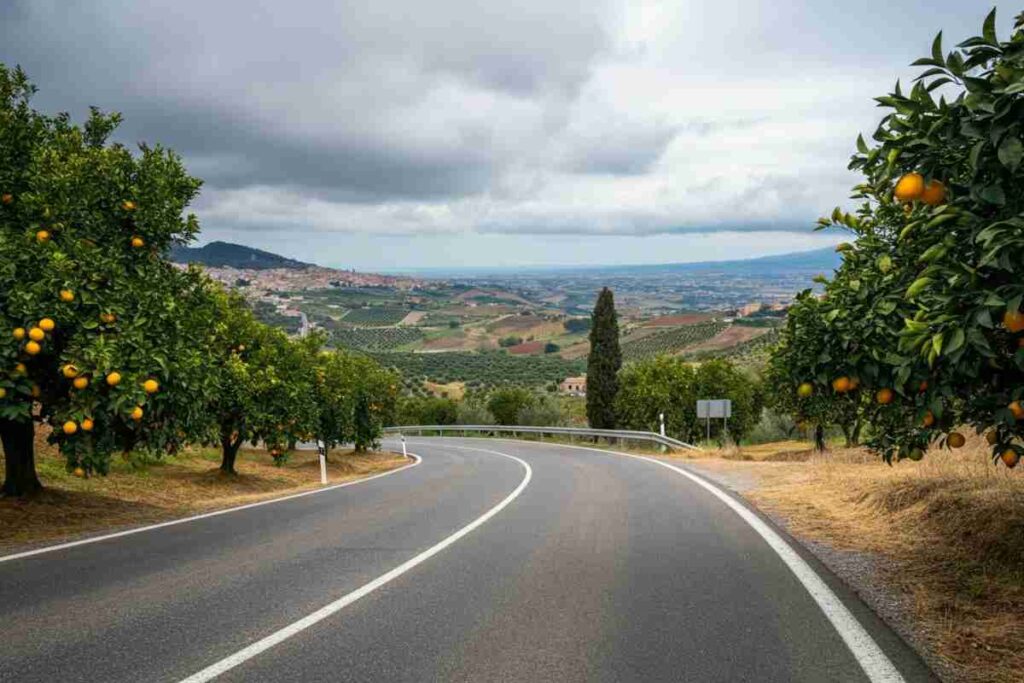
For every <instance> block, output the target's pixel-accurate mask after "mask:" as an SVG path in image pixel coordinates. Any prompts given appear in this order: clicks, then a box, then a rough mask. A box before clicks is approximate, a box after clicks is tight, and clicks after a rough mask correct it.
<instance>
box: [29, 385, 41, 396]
mask: <svg viewBox="0 0 1024 683" xmlns="http://www.w3.org/2000/svg"><path fill="white" fill-rule="evenodd" d="M29 393H30V394H32V398H39V396H40V395H41V394H42V393H43V390H42V389H40V388H39V385H38V384H33V385H32V388H31V389H29Z"/></svg>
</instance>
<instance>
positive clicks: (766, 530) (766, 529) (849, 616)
mask: <svg viewBox="0 0 1024 683" xmlns="http://www.w3.org/2000/svg"><path fill="white" fill-rule="evenodd" d="M499 440H502V441H506V440H507V441H516V440H515V439H499ZM517 443H527V444H535V445H547V446H557V447H558V448H577V449H580V450H585V451H595V452H597V453H604V454H606V455H621V456H625V457H627V458H636V459H637V460H646V461H648V462H652V463H654V464H655V465H661V466H662V467H665V468H668V469H670V470H672V471H673V472H676V473H678V474H681V475H683V476H684V477H687V478H688V479H690V480H692V481H693V482H694V483H696V484H697V485H698V486H701V487H703V488H704V489H706V490H707V491H708V492H709V493H711V494H712V495H713V496H715V497H716V498H718V499H719V500H721V501H722V502H723V503H725V504H726V505H728V506H729V507H730V508H731V509H732V511H733V512H735V513H736V514H737V515H739V516H740V518H741V519H743V521H744V522H746V523H747V524H749V525H750V526H751V527H752V528H753V529H754V531H756V532H757V533H758V534H759V535H760V536H761V538H763V539H764V540H765V542H766V543H767V544H768V545H769V547H771V549H772V550H774V551H775V553H776V554H777V555H778V556H779V557H780V558H781V559H782V561H783V562H784V563H785V564H786V566H787V567H789V570H790V571H791V572H793V574H794V575H795V576H796V578H797V580H798V581H800V583H801V584H803V587H804V588H805V589H807V592H808V593H810V594H811V597H812V598H813V599H814V601H815V602H816V603H818V607H820V608H821V611H822V612H823V613H824V614H825V618H827V619H828V620H829V621H830V622H831V623H832V626H833V627H834V628H835V629H836V631H837V632H838V633H839V636H840V637H841V638H842V639H843V642H844V643H846V647H847V648H849V650H850V652H851V653H852V654H853V656H854V658H855V659H856V660H857V663H858V664H860V667H861V669H863V670H864V673H865V674H866V675H867V677H868V678H869V679H870V680H871V681H872V682H873V683H902V682H903V681H904V678H903V675H902V674H900V672H899V670H898V669H897V668H896V666H895V665H894V664H893V663H892V661H891V660H890V659H889V658H888V657H887V656H886V655H885V653H884V652H883V651H882V648H880V647H879V646H878V643H876V642H875V641H874V639H873V638H872V637H871V635H870V634H869V633H868V632H867V630H865V629H864V627H863V626H861V624H860V622H859V621H857V618H856V617H855V616H853V613H852V612H850V610H849V608H847V607H846V605H844V604H843V601H842V600H840V599H839V597H838V596H837V595H836V594H835V593H834V592H832V589H831V588H829V587H828V584H826V583H825V582H824V581H823V580H822V579H821V577H820V576H818V573H817V572H816V571H814V569H813V568H812V567H811V566H810V565H809V564H807V561H806V560H804V558H802V557H800V555H799V553H797V552H796V551H795V550H793V548H792V547H791V546H790V545H789V543H787V542H786V541H785V539H783V538H782V537H781V536H780V535H779V534H778V533H776V532H775V530H774V529H772V528H771V527H770V526H768V525H767V524H765V523H764V521H763V520H762V519H761V518H760V517H758V516H757V515H755V514H754V513H753V512H751V511H750V510H748V509H747V508H746V507H744V506H743V505H741V504H740V503H739V502H737V501H736V500H735V499H734V498H733V497H732V496H730V495H729V494H727V493H726V492H725V491H723V490H722V489H721V488H720V487H718V486H717V485H715V484H713V483H711V482H710V481H708V480H706V479H704V478H703V477H701V476H698V475H696V474H693V473H692V472H688V471H686V470H684V469H682V468H681V467H676V466H675V465H671V464H669V463H667V462H663V461H661V460H657V459H655V458H649V457H647V456H645V455H635V454H633V453H623V452H621V451H612V450H605V449H601V448H589V447H587V446H571V445H567V444H543V443H539V442H535V441H517Z"/></svg>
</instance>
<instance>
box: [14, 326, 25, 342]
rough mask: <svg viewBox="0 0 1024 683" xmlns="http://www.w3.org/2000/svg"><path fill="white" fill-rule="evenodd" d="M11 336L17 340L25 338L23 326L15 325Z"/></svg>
mask: <svg viewBox="0 0 1024 683" xmlns="http://www.w3.org/2000/svg"><path fill="white" fill-rule="evenodd" d="M11 336H12V337H14V338H15V339H16V340H17V341H21V340H22V339H24V338H25V328H24V327H15V328H14V331H13V332H11Z"/></svg>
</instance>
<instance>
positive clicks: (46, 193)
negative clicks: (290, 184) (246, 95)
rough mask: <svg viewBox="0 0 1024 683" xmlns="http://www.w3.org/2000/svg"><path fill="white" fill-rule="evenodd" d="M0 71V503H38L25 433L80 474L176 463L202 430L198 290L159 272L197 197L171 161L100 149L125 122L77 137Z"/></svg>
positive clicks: (168, 268)
mask: <svg viewBox="0 0 1024 683" xmlns="http://www.w3.org/2000/svg"><path fill="white" fill-rule="evenodd" d="M33 92H34V88H33V86H32V85H31V84H30V83H29V81H28V80H27V78H26V77H25V75H24V74H23V73H22V72H21V70H20V69H16V70H11V69H8V68H6V67H4V66H3V65H0V149H2V150H3V153H2V154H0V440H2V443H3V447H4V453H5V461H6V470H5V473H6V478H5V481H4V485H3V493H4V494H6V495H25V494H30V493H33V492H34V491H36V490H38V489H39V488H40V483H39V480H38V477H37V476H36V473H35V459H34V451H33V443H34V433H35V424H36V423H37V422H46V423H49V424H50V425H51V426H52V427H53V430H52V433H51V435H50V437H49V438H50V440H51V441H52V442H55V443H56V444H57V445H58V446H59V448H60V451H61V452H62V453H63V454H64V455H65V456H66V458H67V466H68V468H69V469H70V470H72V471H73V472H74V473H75V474H77V475H79V476H86V475H88V474H89V473H90V472H99V473H103V472H105V471H106V469H107V465H108V462H109V457H110V454H111V453H112V452H114V451H116V450H129V449H140V450H148V451H152V452H157V453H159V452H165V451H173V450H175V449H176V448H177V447H178V446H179V445H180V444H181V442H182V440H183V439H184V438H186V437H187V436H189V435H190V434H191V433H193V431H194V429H195V427H196V425H198V422H197V421H198V420H199V418H200V417H201V409H202V403H203V396H204V393H205V392H206V391H207V388H208V382H207V379H206V373H205V372H204V364H205V358H204V354H203V352H202V349H203V347H204V345H205V342H206V339H205V338H204V335H205V334H206V330H207V329H208V320H206V319H204V317H203V316H204V315H205V314H206V312H208V306H206V305H205V298H204V291H203V287H202V286H201V278H200V277H199V275H198V274H197V273H195V272H190V271H184V272H183V271H181V270H179V269H177V268H176V267H174V266H173V265H172V264H170V263H169V262H168V261H167V260H166V259H164V258H163V254H164V253H166V251H167V249H168V248H169V247H170V246H171V244H172V243H175V242H184V241H187V240H189V239H190V238H192V236H193V235H194V234H195V233H196V231H197V229H198V228H197V224H196V222H195V220H194V218H193V217H192V216H188V217H184V215H183V214H184V211H185V209H186V207H187V206H188V204H189V202H190V201H191V200H192V198H193V197H194V196H195V195H196V193H197V192H198V190H199V186H200V183H199V181H198V180H196V179H194V178H192V177H190V176H189V175H188V174H187V173H186V172H185V170H184V168H183V166H182V164H181V162H180V160H179V158H178V157H177V156H176V155H174V154H173V153H172V152H170V151H168V150H165V149H162V148H160V147H146V146H142V147H141V149H140V151H139V154H138V155H135V154H132V152H130V151H129V150H128V149H127V148H125V147H124V146H122V145H118V144H111V143H109V142H108V139H109V136H110V135H111V133H112V132H113V131H114V130H115V128H116V126H117V124H118V122H119V117H118V116H117V115H104V114H101V113H100V112H98V111H95V110H94V111H93V112H92V114H91V116H90V117H89V119H88V120H87V121H86V123H85V124H84V125H83V126H81V127H79V126H75V125H73V124H72V123H71V122H70V120H69V118H68V116H67V115H63V114H62V115H58V116H55V117H51V116H46V115H44V114H41V113H39V112H37V111H35V110H33V109H32V108H31V106H30V98H31V95H32V93H33Z"/></svg>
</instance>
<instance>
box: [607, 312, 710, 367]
mask: <svg viewBox="0 0 1024 683" xmlns="http://www.w3.org/2000/svg"><path fill="white" fill-rule="evenodd" d="M728 327H729V324H728V323H724V322H721V321H717V320H709V321H706V322H700V323H697V324H695V325H684V326H682V327H672V328H669V329H667V330H665V331H663V332H656V333H654V334H646V335H644V336H642V337H639V338H637V339H635V340H631V339H630V338H629V337H626V338H625V339H624V340H623V343H622V360H623V361H624V362H627V363H628V362H632V361H638V360H643V359H645V358H653V357H654V356H658V355H661V354H670V353H675V352H677V351H679V350H681V349H684V348H686V347H687V346H692V345H694V344H699V343H700V342H702V341H705V340H707V339H711V338H712V337H714V336H715V335H717V334H718V333H719V332H722V331H723V330H725V329H726V328H728Z"/></svg>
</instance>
